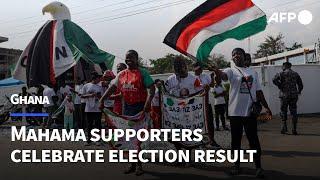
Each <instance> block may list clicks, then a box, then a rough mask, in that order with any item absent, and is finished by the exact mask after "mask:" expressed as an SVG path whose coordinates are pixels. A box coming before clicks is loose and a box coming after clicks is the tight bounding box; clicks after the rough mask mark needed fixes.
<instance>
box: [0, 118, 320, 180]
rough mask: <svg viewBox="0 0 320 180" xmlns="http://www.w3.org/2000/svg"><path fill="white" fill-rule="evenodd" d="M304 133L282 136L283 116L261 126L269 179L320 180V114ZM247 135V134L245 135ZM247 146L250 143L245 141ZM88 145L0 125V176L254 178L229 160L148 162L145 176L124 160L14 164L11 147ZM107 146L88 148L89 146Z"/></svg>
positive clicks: (224, 139) (248, 167) (305, 123)
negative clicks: (15, 132) (21, 134)
mask: <svg viewBox="0 0 320 180" xmlns="http://www.w3.org/2000/svg"><path fill="white" fill-rule="evenodd" d="M299 132H300V134H301V135H299V136H293V135H281V134H280V133H279V120H272V121H271V122H268V123H266V124H263V125H261V126H260V134H259V135H260V140H261V144H262V148H263V161H262V162H263V167H264V169H265V170H266V176H267V179H280V178H281V179H290V180H294V179H320V117H304V118H302V119H301V123H300V124H299ZM217 138H218V141H219V142H220V143H221V144H223V145H224V146H229V145H228V144H229V143H230V139H229V138H230V133H229V132H218V135H217ZM244 139H245V138H244ZM243 144H244V146H245V147H247V141H246V140H244V142H243ZM57 147H59V148H63V149H89V148H87V147H84V146H83V143H75V142H64V143H59V144H57V143H43V142H41V143H34V142H33V143H32V142H28V143H21V142H17V143H12V142H10V135H9V134H8V133H7V130H5V129H1V128H0V152H1V153H0V177H1V179H3V180H9V179H14V180H19V179H25V180H37V179H39V180H40V179H41V180H44V179H46V180H47V179H54V180H62V179H70V180H71V179H87V180H88V179H117V180H118V179H168V178H170V179H171V178H175V179H185V178H188V179H189V178H192V179H196V180H197V179H209V178H210V179H254V176H253V174H254V168H253V167H254V166H253V164H244V165H243V174H242V175H241V176H237V177H231V176H229V175H228V174H227V173H226V171H227V170H228V166H229V165H228V164H213V163H211V164H192V163H191V167H189V168H185V167H176V166H174V165H169V164H159V163H157V164H146V165H144V169H145V171H146V173H145V174H144V175H142V176H141V177H136V176H135V175H124V174H123V173H122V171H123V169H124V168H125V167H126V166H127V165H126V164H111V163H100V164H98V163H91V164H90V163H84V164H81V163H77V164H61V163H60V164H14V163H12V162H11V160H10V153H11V151H12V150H13V149H17V148H20V149H57ZM92 148H96V149H106V147H90V149H92Z"/></svg>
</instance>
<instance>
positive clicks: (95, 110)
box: [81, 72, 103, 146]
mask: <svg viewBox="0 0 320 180" xmlns="http://www.w3.org/2000/svg"><path fill="white" fill-rule="evenodd" d="M100 77H101V76H100V75H99V74H98V73H97V72H93V73H92V80H91V82H89V83H87V84H85V85H84V86H83V89H82V96H81V97H82V98H85V99H86V107H85V112H86V114H87V125H88V126H87V128H88V141H87V145H88V146H89V145H91V140H90V138H91V133H90V132H91V130H92V129H101V128H102V127H101V115H102V114H101V110H100V109H99V105H100V104H99V99H100V98H101V96H102V94H103V89H102V87H101V86H100V85H99V82H100Z"/></svg>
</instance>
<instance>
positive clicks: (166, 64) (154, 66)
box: [149, 54, 230, 74]
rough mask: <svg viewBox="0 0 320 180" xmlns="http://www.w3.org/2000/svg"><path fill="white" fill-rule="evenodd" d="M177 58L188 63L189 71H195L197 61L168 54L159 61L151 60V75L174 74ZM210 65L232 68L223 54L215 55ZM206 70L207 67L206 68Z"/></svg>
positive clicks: (211, 58) (210, 59) (209, 60)
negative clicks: (174, 63)
mask: <svg viewBox="0 0 320 180" xmlns="http://www.w3.org/2000/svg"><path fill="white" fill-rule="evenodd" d="M177 57H181V58H183V59H184V60H185V61H186V62H187V66H188V70H189V71H192V70H193V67H192V65H193V63H194V62H195V61H193V60H191V59H190V58H187V57H185V56H183V55H176V54H167V55H166V56H164V57H162V58H158V59H151V60H150V64H151V68H149V70H150V73H151V74H164V73H173V72H174V69H173V62H174V59H176V58H177ZM208 63H210V64H214V65H216V66H217V67H219V68H226V67H230V62H227V61H226V60H225V57H224V56H223V55H221V54H218V55H217V54H214V55H212V56H211V57H209V59H208ZM204 68H206V67H204Z"/></svg>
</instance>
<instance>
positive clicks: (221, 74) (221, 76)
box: [209, 66, 228, 81]
mask: <svg viewBox="0 0 320 180" xmlns="http://www.w3.org/2000/svg"><path fill="white" fill-rule="evenodd" d="M209 70H210V71H212V72H214V74H215V75H216V77H217V78H218V79H221V80H223V81H227V80H228V76H227V74H226V73H224V72H222V71H221V70H220V69H218V68H217V67H215V66H211V67H209Z"/></svg>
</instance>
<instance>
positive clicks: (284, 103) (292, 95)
mask: <svg viewBox="0 0 320 180" xmlns="http://www.w3.org/2000/svg"><path fill="white" fill-rule="evenodd" d="M291 66H292V64H291V63H290V62H285V63H283V65H282V69H283V71H282V72H280V73H278V74H277V75H276V76H275V77H274V78H273V83H274V84H275V85H276V86H278V88H279V90H280V94H279V97H280V101H281V114H280V115H281V119H282V130H281V134H285V133H287V131H288V129H287V111H288V106H289V110H290V113H291V115H292V124H293V129H292V134H294V135H297V134H298V133H297V122H298V115H297V101H298V96H299V95H300V94H301V92H302V90H303V83H302V80H301V77H300V76H299V74H298V73H297V72H295V71H293V70H292V69H291Z"/></svg>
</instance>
